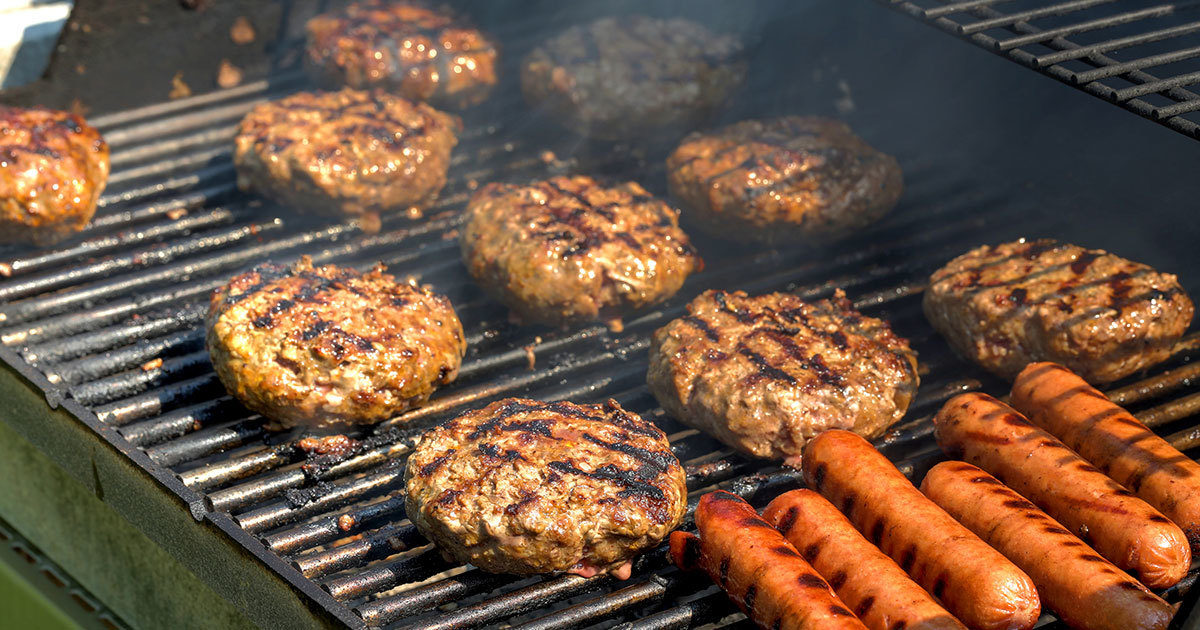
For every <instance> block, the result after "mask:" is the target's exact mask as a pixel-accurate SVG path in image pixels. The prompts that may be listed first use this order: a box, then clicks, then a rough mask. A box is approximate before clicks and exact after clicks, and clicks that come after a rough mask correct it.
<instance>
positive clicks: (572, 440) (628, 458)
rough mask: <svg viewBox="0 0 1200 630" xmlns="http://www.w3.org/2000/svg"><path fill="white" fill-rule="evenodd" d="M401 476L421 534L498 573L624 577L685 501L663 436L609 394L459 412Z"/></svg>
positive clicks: (675, 521) (678, 469)
mask: <svg viewBox="0 0 1200 630" xmlns="http://www.w3.org/2000/svg"><path fill="white" fill-rule="evenodd" d="M405 484H406V487H407V498H406V508H407V512H408V516H409V518H411V519H412V521H413V523H414V524H416V526H417V528H418V529H420V531H421V533H422V534H424V535H425V536H426V537H428V538H429V539H430V540H432V541H434V542H435V543H437V544H438V546H439V547H440V548H441V549H442V550H443V551H444V552H445V553H446V554H448V555H450V556H452V557H453V558H455V559H456V560H458V561H459V562H469V563H471V564H473V565H475V566H477V567H479V568H481V569H483V570H485V571H491V572H493V573H515V574H522V575H525V574H535V573H550V572H559V571H567V572H570V573H577V574H580V575H583V576H585V577H590V576H592V575H595V574H597V573H604V572H608V573H611V574H613V575H615V576H616V577H619V578H621V579H625V578H628V577H629V572H630V569H631V561H632V560H633V558H634V557H635V556H636V555H637V554H638V553H640V552H642V551H643V550H646V549H649V548H651V547H654V546H655V545H657V544H658V543H659V542H660V541H662V539H663V538H664V537H666V535H667V534H668V533H669V532H670V531H671V530H672V529H674V528H675V527H676V526H677V525H679V522H680V521H681V520H682V519H683V515H684V511H685V509H686V507H687V487H686V485H685V480H684V472H683V468H682V466H680V464H679V461H678V460H677V459H676V458H675V455H674V454H672V452H671V447H670V444H668V443H667V438H666V435H664V434H663V432H662V431H660V430H659V429H658V428H657V427H655V426H654V425H653V424H650V423H649V422H646V421H645V420H643V419H642V418H640V417H639V416H637V415H636V414H633V413H629V412H627V411H625V410H624V409H622V408H621V406H620V405H618V404H617V403H616V402H615V401H611V400H610V401H608V402H607V403H605V404H602V405H576V404H572V403H569V402H538V401H534V400H526V399H520V398H509V399H506V400H501V401H498V402H494V403H492V404H490V405H488V406H487V407H484V408H483V409H479V410H476V411H471V412H468V413H466V414H463V415H461V416H459V417H458V418H455V419H453V420H451V421H449V422H447V423H445V424H443V425H441V426H439V427H436V428H434V429H433V430H431V431H429V432H428V433H426V434H425V435H424V437H422V439H421V441H420V443H419V444H418V445H417V447H416V450H415V451H414V452H413V454H412V456H411V457H409V459H408V467H407V469H406V473H405Z"/></svg>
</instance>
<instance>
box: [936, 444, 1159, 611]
mask: <svg viewBox="0 0 1200 630" xmlns="http://www.w3.org/2000/svg"><path fill="white" fill-rule="evenodd" d="M921 491H922V492H924V493H925V495H926V496H928V497H929V498H930V499H933V502H934V503H937V504H938V505H939V506H941V508H942V509H944V510H946V511H947V512H949V513H950V515H951V516H953V517H954V518H956V519H958V521H959V522H960V523H962V524H963V525H966V526H967V529H969V530H971V531H973V532H975V533H976V534H978V535H979V536H980V537H981V538H983V540H984V541H986V542H987V543H988V544H989V545H991V546H993V547H995V548H996V549H997V550H998V551H1000V553H1003V554H1004V555H1005V556H1007V557H1008V559H1009V560H1012V561H1013V562H1014V563H1016V565H1017V566H1019V567H1021V569H1022V570H1024V571H1025V572H1026V573H1028V574H1029V576H1030V577H1032V578H1033V582H1034V584H1037V587H1038V593H1039V594H1041V596H1042V601H1043V602H1045V604H1046V605H1047V606H1049V607H1050V608H1053V609H1054V611H1055V612H1056V613H1058V616H1059V618H1060V619H1062V620H1063V621H1065V622H1066V623H1067V625H1069V626H1071V627H1072V628H1086V629H1087V630H1162V629H1163V628H1166V627H1167V624H1168V623H1169V622H1170V621H1171V615H1172V612H1173V609H1172V607H1171V605H1170V604H1168V603H1167V602H1165V601H1163V600H1162V598H1160V597H1158V596H1156V595H1155V594H1154V593H1151V592H1150V591H1148V590H1146V587H1144V586H1142V585H1141V584H1138V582H1137V580H1134V579H1133V578H1131V577H1129V576H1128V575H1127V574H1125V573H1124V572H1122V571H1121V570H1120V569H1117V567H1115V566H1113V565H1112V564H1110V563H1109V562H1108V561H1106V560H1105V559H1104V558H1101V557H1100V556H1098V555H1096V553H1095V552H1094V551H1092V549H1091V548H1089V547H1088V546H1087V545H1085V544H1084V543H1083V541H1081V540H1079V539H1078V538H1076V537H1075V536H1074V535H1073V534H1071V532H1069V531H1067V530H1065V529H1063V527H1062V525H1059V524H1058V522H1056V521H1055V520H1054V519H1052V518H1050V517H1049V516H1047V515H1046V513H1045V512H1043V511H1041V510H1039V509H1038V508H1037V506H1035V505H1033V504H1032V503H1030V502H1029V501H1027V500H1025V498H1024V497H1022V496H1021V495H1019V494H1017V493H1016V492H1014V491H1013V490H1012V489H1011V488H1008V487H1006V486H1005V485H1004V484H1002V483H1000V482H999V481H998V480H997V479H996V478H995V477H993V476H991V475H989V474H987V473H986V472H984V471H982V470H980V469H978V468H976V467H975V466H972V465H970V464H967V463H965V462H942V463H941V464H938V465H937V466H934V467H933V469H932V470H930V471H929V473H928V474H926V475H925V481H923V482H922V483H921Z"/></svg>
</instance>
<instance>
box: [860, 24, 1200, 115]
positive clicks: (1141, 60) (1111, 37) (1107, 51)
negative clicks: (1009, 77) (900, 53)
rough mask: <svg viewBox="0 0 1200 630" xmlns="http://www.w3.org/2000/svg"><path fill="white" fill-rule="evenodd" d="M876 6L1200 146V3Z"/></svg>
mask: <svg viewBox="0 0 1200 630" xmlns="http://www.w3.org/2000/svg"><path fill="white" fill-rule="evenodd" d="M878 1H879V2H881V3H883V4H887V5H890V6H892V7H894V8H896V9H898V10H900V11H903V12H904V13H907V14H909V15H911V16H913V17H915V18H917V19H920V20H922V21H925V22H928V23H929V24H932V25H934V26H936V27H938V28H940V29H942V30H944V31H946V32H948V33H951V34H953V35H957V36H959V37H961V38H963V39H965V40H967V41H969V42H971V43H973V44H975V45H977V46H979V47H981V48H984V49H986V50H990V51H992V52H994V53H996V54H998V55H1000V56H1003V57H1007V58H1008V59H1011V60H1012V61H1015V62H1017V63H1019V64H1022V65H1024V66H1028V67H1030V68H1033V69H1034V70H1037V71H1038V72H1041V73H1042V74H1045V75H1047V76H1050V77H1053V78H1055V79H1058V80H1059V81H1062V82H1063V83H1066V84H1067V85H1070V86H1073V87H1075V88H1078V89H1080V90H1083V91H1085V92H1088V93H1089V94H1092V95H1094V96H1098V97H1100V98H1102V99H1104V100H1106V101H1109V102H1111V103H1114V104H1116V105H1119V106H1121V107H1123V108H1125V109H1127V110H1129V111H1131V112H1134V113H1136V114H1138V115H1140V116H1144V117H1146V118H1149V119H1150V120H1153V121H1155V122H1157V123H1159V124H1162V125H1165V126H1167V127H1170V128H1171V129H1174V130H1175V131H1178V132H1180V133H1183V134H1185V135H1188V136H1191V137H1193V138H1200V114H1197V113H1196V112H1197V111H1200V94H1197V92H1196V91H1195V90H1193V89H1190V87H1189V86H1193V85H1196V84H1197V83H1200V64H1198V63H1197V61H1196V60H1197V59H1200V46H1193V45H1189V44H1196V43H1198V42H1200V40H1197V39H1196V36H1197V33H1200V12H1198V11H1197V9H1200V2H1194V1H1190V2H1164V3H1157V4H1154V5H1153V6H1144V5H1145V4H1146V3H1133V4H1143V6H1142V8H1134V7H1130V6H1128V5H1129V4H1131V3H1128V2H1118V1H1117V0H1071V1H1069V2H1054V3H1047V2H1045V1H1044V0H1036V1H1035V0H966V1H958V2H952V1H949V0H878ZM997 7H999V8H997ZM1001 9H1005V10H1001Z"/></svg>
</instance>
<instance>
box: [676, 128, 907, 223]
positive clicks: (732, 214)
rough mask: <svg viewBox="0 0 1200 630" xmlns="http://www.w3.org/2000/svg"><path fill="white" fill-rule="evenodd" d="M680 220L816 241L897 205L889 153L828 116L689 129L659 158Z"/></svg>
mask: <svg viewBox="0 0 1200 630" xmlns="http://www.w3.org/2000/svg"><path fill="white" fill-rule="evenodd" d="M667 182H668V184H669V185H670V189H671V194H672V195H673V196H674V197H676V198H677V199H679V200H680V201H681V202H682V203H683V206H684V209H685V211H686V215H685V216H684V219H686V220H690V221H695V222H696V224H697V225H699V226H700V227H702V228H704V229H705V230H706V231H708V232H711V233H712V234H715V235H717V236H720V237H723V238H731V239H735V240H739V241H744V242H749V241H760V242H768V243H784V242H791V241H809V242H820V241H821V240H824V239H828V238H831V237H838V236H843V235H846V234H849V233H852V232H854V231H856V230H858V229H861V228H863V227H865V226H867V225H870V224H871V223H874V222H875V221H877V220H879V219H880V217H882V216H883V215H884V214H886V213H887V212H888V211H889V210H891V209H892V207H893V206H895V205H896V202H897V201H898V200H899V199H900V192H901V190H902V189H903V187H904V185H903V178H902V177H901V173H900V166H899V164H897V163H896V160H895V159H894V158H893V157H892V156H890V155H886V154H884V153H880V152H879V151H877V150H875V149H874V148H872V147H871V146H870V145H868V144H867V143H866V142H863V141H862V139H861V138H859V137H858V136H856V135H854V133H853V132H851V131H850V128H849V127H847V126H846V125H845V124H843V123H841V122H838V121H836V120H830V119H827V118H815V117H802V116H789V117H785V118H774V119H770V120H747V121H743V122H739V123H735V124H733V125H730V126H728V127H725V128H723V129H719V130H717V131H712V132H702V133H693V134H692V135H690V136H688V137H687V138H685V139H684V141H683V143H682V144H680V145H679V147H678V148H677V149H675V151H674V152H673V153H672V154H671V156H670V157H669V158H667Z"/></svg>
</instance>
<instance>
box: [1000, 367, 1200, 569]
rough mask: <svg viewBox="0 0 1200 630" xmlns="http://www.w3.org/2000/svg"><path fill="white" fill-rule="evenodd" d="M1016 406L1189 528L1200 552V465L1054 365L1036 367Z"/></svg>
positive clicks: (1016, 395) (1017, 388)
mask: <svg viewBox="0 0 1200 630" xmlns="http://www.w3.org/2000/svg"><path fill="white" fill-rule="evenodd" d="M1012 406H1013V407H1015V408H1016V409H1017V411H1020V412H1021V413H1023V414H1025V417H1026V418H1029V421H1030V422H1032V423H1034V424H1036V425H1038V426H1039V427H1041V428H1043V429H1045V430H1046V431H1049V432H1050V433H1053V434H1054V435H1055V437H1057V438H1058V439H1060V440H1062V441H1063V442H1064V443H1065V444H1066V445H1067V446H1070V447H1071V448H1073V449H1075V452H1077V453H1079V454H1080V455H1082V456H1083V458H1084V459H1086V460H1088V461H1089V462H1091V463H1092V464H1093V465H1095V466H1096V467H1097V468H1099V469H1100V470H1102V471H1104V472H1105V474H1107V475H1108V476H1109V477H1112V478H1113V479H1115V480H1116V481H1117V483H1120V484H1121V485H1123V486H1125V487H1126V488H1129V489H1130V490H1132V491H1133V493H1134V494H1136V495H1138V496H1139V497H1141V498H1142V499H1144V500H1145V501H1146V502H1147V503H1149V504H1150V505H1153V506H1154V507H1156V508H1158V509H1159V510H1160V511H1162V513H1163V514H1164V515H1165V516H1166V517H1167V518H1169V519H1171V520H1172V521H1174V522H1175V524H1176V525H1178V526H1179V527H1181V528H1182V529H1183V533H1184V534H1185V535H1187V537H1188V541H1190V542H1191V544H1192V550H1193V551H1195V550H1197V549H1200V464H1197V463H1196V462H1195V461H1193V460H1192V459H1191V458H1190V457H1188V456H1187V455H1184V454H1183V453H1180V452H1179V451H1178V450H1177V449H1176V448H1175V447H1174V446H1171V445H1170V444H1168V443H1167V441H1166V440H1164V439H1162V438H1160V437H1158V436H1157V435H1155V434H1154V432H1153V431H1151V430H1150V429H1148V428H1147V427H1146V425H1144V424H1142V423H1141V422H1140V421H1138V419H1137V418H1135V417H1133V415H1132V414H1130V413H1129V412H1128V411H1125V410H1124V409H1122V408H1121V407H1119V406H1118V405H1116V404H1114V403H1113V402H1112V401H1110V400H1109V399H1108V398H1106V397H1105V396H1104V394H1102V393H1100V392H1099V391H1098V390H1096V389H1094V388H1093V387H1092V386H1090V385H1088V384H1087V381H1084V380H1083V379H1082V378H1079V377H1078V376H1076V375H1075V373H1074V372H1072V371H1070V370H1068V369H1067V368H1065V367H1063V366H1061V365H1056V364H1054V363H1031V364H1029V366H1028V367H1026V368H1025V369H1024V370H1023V371H1022V372H1021V374H1020V375H1018V376H1017V380H1016V381H1015V382H1014V383H1013V389H1012Z"/></svg>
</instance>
